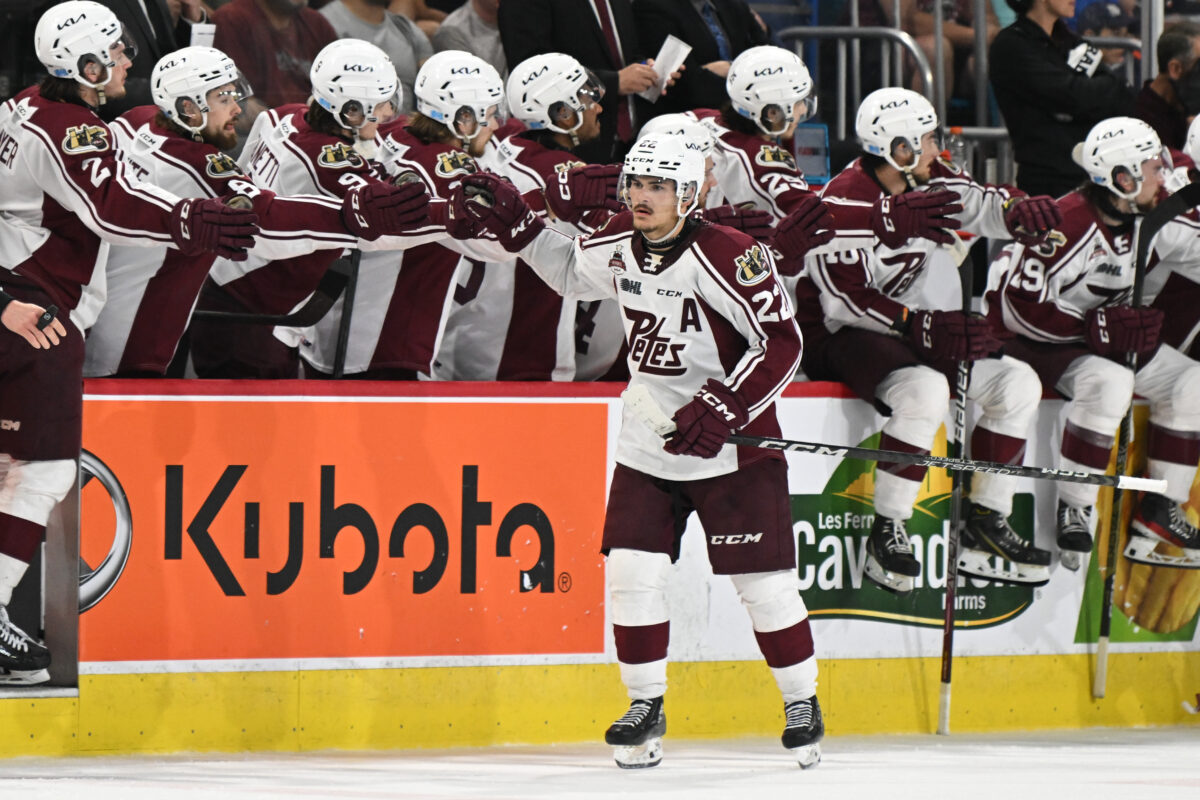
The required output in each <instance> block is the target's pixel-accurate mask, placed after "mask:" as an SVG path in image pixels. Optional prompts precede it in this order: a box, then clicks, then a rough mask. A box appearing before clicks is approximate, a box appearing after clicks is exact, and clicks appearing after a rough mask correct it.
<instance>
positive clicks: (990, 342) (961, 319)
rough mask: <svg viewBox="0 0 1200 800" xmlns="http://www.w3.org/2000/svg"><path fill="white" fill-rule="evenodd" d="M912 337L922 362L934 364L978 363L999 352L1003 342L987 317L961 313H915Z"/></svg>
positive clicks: (909, 334) (909, 333)
mask: <svg viewBox="0 0 1200 800" xmlns="http://www.w3.org/2000/svg"><path fill="white" fill-rule="evenodd" d="M908 338H909V340H910V341H911V342H912V344H913V347H914V348H915V349H916V351H917V354H918V355H919V356H921V358H922V359H924V360H925V361H928V362H930V363H932V364H936V363H938V362H946V361H978V360H979V359H981V358H987V357H988V356H989V355H991V354H992V353H994V352H996V351H997V350H999V349H1000V348H1001V346H1002V344H1003V343H1002V342H1001V341H1000V340H999V339H998V338H996V336H995V334H993V333H992V327H991V325H989V324H988V321H987V320H986V319H984V318H983V317H980V316H977V315H975V314H970V315H968V314H964V313H963V312H961V311H927V310H921V311H916V312H913V316H912V325H911V326H910V327H909V329H908Z"/></svg>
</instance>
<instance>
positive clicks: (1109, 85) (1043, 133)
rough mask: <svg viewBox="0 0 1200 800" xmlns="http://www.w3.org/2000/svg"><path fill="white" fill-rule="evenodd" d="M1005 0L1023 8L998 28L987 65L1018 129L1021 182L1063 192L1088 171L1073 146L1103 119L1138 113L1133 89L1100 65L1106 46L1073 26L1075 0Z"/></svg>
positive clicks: (1036, 190) (1033, 189)
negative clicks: (1069, 23) (1089, 39)
mask: <svg viewBox="0 0 1200 800" xmlns="http://www.w3.org/2000/svg"><path fill="white" fill-rule="evenodd" d="M1005 1H1006V2H1007V3H1008V5H1009V6H1010V7H1011V8H1012V9H1013V10H1014V11H1016V12H1017V14H1019V15H1020V16H1018V17H1017V20H1016V22H1014V23H1013V24H1012V25H1009V26H1008V27H1007V28H1005V29H1004V30H1002V31H1000V33H998V34H996V38H995V40H994V41H993V42H992V48H991V51H990V55H989V58H988V65H989V66H988V72H989V78H990V80H991V82H992V89H993V90H994V91H995V93H996V102H997V103H998V104H999V106H1000V113H1001V114H1002V115H1003V116H1004V122H1005V124H1006V125H1007V127H1008V132H1009V135H1010V136H1011V137H1012V142H1013V150H1014V154H1015V156H1016V161H1017V186H1018V187H1019V188H1021V189H1023V190H1024V191H1026V192H1028V193H1029V194H1030V195H1043V194H1047V195H1050V196H1051V197H1058V196H1060V195H1063V194H1066V193H1067V192H1069V191H1071V190H1072V189H1074V188H1075V187H1077V186H1078V185H1079V184H1080V183H1082V182H1083V181H1085V180H1086V179H1087V175H1086V174H1085V173H1084V171H1083V170H1082V169H1081V168H1080V167H1079V166H1078V165H1076V164H1075V162H1074V161H1073V160H1072V159H1071V149H1072V148H1073V147H1074V146H1075V145H1076V144H1077V143H1079V142H1082V141H1083V140H1084V138H1085V137H1086V136H1087V132H1088V131H1089V130H1090V129H1091V128H1092V126H1093V125H1095V124H1096V123H1097V122H1099V121H1100V120H1103V119H1107V118H1109V117H1117V116H1132V115H1133V111H1134V95H1133V90H1132V88H1131V87H1130V86H1129V85H1128V84H1127V83H1126V82H1125V81H1124V79H1123V78H1121V77H1118V76H1117V75H1114V74H1113V73H1111V72H1109V71H1108V70H1105V69H1098V67H1099V66H1100V61H1101V53H1100V50H1099V49H1098V48H1096V47H1093V46H1092V45H1090V44H1088V43H1087V42H1085V41H1084V40H1082V39H1080V38H1079V37H1078V36H1076V35H1075V34H1073V33H1071V31H1070V29H1068V28H1067V25H1066V23H1065V22H1064V21H1063V20H1065V19H1068V18H1070V17H1071V16H1072V15H1073V14H1074V13H1075V0H1005Z"/></svg>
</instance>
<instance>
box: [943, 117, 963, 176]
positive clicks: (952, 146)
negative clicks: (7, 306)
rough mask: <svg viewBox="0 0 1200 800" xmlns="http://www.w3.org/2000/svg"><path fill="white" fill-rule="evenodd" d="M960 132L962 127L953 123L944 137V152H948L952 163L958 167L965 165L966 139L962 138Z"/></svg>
mask: <svg viewBox="0 0 1200 800" xmlns="http://www.w3.org/2000/svg"><path fill="white" fill-rule="evenodd" d="M962 132H963V130H962V128H960V127H959V126H957V125H955V126H954V127H952V128H951V129H950V135H949V136H947V137H946V152H947V153H949V154H950V160H951V161H952V162H954V165H955V166H956V167H959V168H960V169H961V168H965V167H966V166H967V140H966V139H964V138H963V135H962Z"/></svg>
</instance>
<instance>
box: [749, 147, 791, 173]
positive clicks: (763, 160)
mask: <svg viewBox="0 0 1200 800" xmlns="http://www.w3.org/2000/svg"><path fill="white" fill-rule="evenodd" d="M754 161H755V163H757V164H761V165H762V166H764V167H787V168H788V169H795V168H796V159H794V158H792V154H791V153H789V152H788V151H787V150H784V149H783V148H782V147H778V146H776V145H773V144H764V145H763V146H762V148H760V149H759V151H758V155H756V156H755V157H754Z"/></svg>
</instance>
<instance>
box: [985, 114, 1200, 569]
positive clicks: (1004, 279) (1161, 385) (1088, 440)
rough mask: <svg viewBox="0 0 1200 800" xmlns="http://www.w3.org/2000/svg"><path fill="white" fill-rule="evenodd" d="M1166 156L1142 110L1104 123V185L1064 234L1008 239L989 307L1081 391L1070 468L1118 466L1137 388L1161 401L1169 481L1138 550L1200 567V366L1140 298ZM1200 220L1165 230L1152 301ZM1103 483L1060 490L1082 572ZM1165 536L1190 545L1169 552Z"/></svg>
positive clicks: (1057, 380)
mask: <svg viewBox="0 0 1200 800" xmlns="http://www.w3.org/2000/svg"><path fill="white" fill-rule="evenodd" d="M1161 153H1162V147H1161V144H1160V142H1159V139H1158V135H1157V134H1156V133H1155V132H1154V130H1153V129H1152V128H1151V127H1150V126H1149V125H1147V124H1146V123H1145V122H1142V121H1141V120H1137V119H1133V118H1130V117H1114V118H1112V119H1108V120H1105V121H1103V122H1100V123H1098V124H1097V125H1095V126H1094V127H1093V128H1092V129H1091V131H1090V132H1089V133H1088V135H1087V139H1085V140H1084V142H1083V143H1082V144H1081V145H1080V146H1078V147H1077V148H1076V150H1075V159H1076V161H1077V163H1079V165H1080V166H1081V167H1083V169H1084V170H1086V171H1087V173H1088V175H1089V176H1090V178H1091V181H1092V182H1091V183H1090V184H1087V185H1085V186H1083V187H1081V188H1080V189H1077V190H1075V191H1074V192H1071V193H1070V194H1068V195H1066V196H1065V197H1063V198H1062V200H1061V201H1060V205H1061V208H1062V211H1063V222H1062V225H1061V226H1060V228H1059V230H1060V231H1061V233H1062V237H1061V238H1055V239H1052V240H1050V241H1048V242H1046V243H1044V244H1041V245H1026V244H1021V243H1019V242H1018V243H1017V244H1015V245H1013V246H1012V247H1011V248H1006V250H1005V251H1004V252H1003V253H1002V254H1001V255H1000V256H999V257H998V258H997V259H996V261H994V262H993V263H992V265H991V269H990V273H989V278H988V293H987V295H986V297H985V303H986V309H987V313H988V315H989V317H990V318H991V320H992V321H993V322H994V324H996V325H997V326H1003V327H1004V328H1006V329H1007V330H1009V331H1012V332H1013V333H1015V334H1016V335H1017V336H1016V338H1015V339H1014V340H1013V341H1011V342H1009V343H1008V344H1007V345H1006V347H1005V350H1006V352H1009V353H1012V354H1013V355H1014V356H1016V357H1017V358H1020V359H1022V360H1024V361H1027V362H1028V363H1029V364H1031V365H1033V367H1034V369H1036V370H1037V371H1038V375H1039V376H1040V377H1041V379H1042V383H1043V384H1044V385H1046V386H1053V387H1054V388H1055V389H1056V390H1057V391H1058V392H1059V393H1060V394H1062V395H1063V396H1065V397H1067V398H1068V399H1069V400H1070V402H1069V403H1068V405H1067V421H1066V427H1065V430H1064V431H1063V437H1062V444H1061V449H1060V460H1061V464H1062V466H1063V468H1065V469H1082V470H1091V471H1097V472H1102V471H1104V470H1105V469H1106V468H1107V466H1108V461H1109V453H1110V452H1111V450H1112V444H1113V434H1114V433H1116V430H1117V427H1118V426H1119V424H1120V421H1121V418H1122V417H1123V416H1124V415H1125V413H1126V410H1127V409H1128V407H1129V403H1130V401H1131V399H1132V396H1133V393H1134V392H1137V393H1138V394H1139V395H1141V396H1142V397H1144V398H1146V399H1147V400H1148V401H1149V403H1150V438H1149V445H1148V456H1149V462H1150V475H1151V477H1154V478H1160V479H1165V480H1166V481H1167V487H1168V488H1167V491H1166V493H1165V494H1161V495H1160V494H1151V493H1146V494H1143V495H1142V497H1141V500H1140V502H1139V504H1138V507H1137V510H1136V513H1135V515H1134V519H1133V525H1132V527H1133V531H1134V533H1135V534H1138V535H1136V536H1133V537H1131V541H1130V544H1129V547H1128V548H1127V550H1126V552H1125V555H1126V557H1127V558H1130V559H1132V560H1135V561H1141V562H1144V563H1149V564H1157V565H1163V566H1186V567H1200V532H1198V531H1197V529H1196V527H1195V526H1193V525H1192V524H1191V523H1189V522H1188V520H1187V517H1186V515H1185V513H1184V511H1183V509H1182V508H1181V505H1180V504H1181V503H1183V502H1184V501H1186V500H1187V497H1188V492H1189V489H1190V488H1191V485H1192V481H1193V479H1194V477H1195V473H1196V464H1197V462H1198V461H1200V364H1198V363H1197V362H1196V361H1194V360H1192V359H1190V358H1187V357H1186V356H1184V355H1183V354H1182V353H1180V352H1179V351H1178V350H1177V349H1176V348H1174V347H1171V346H1169V345H1166V344H1160V334H1161V331H1162V327H1163V312H1162V310H1160V309H1159V308H1154V307H1145V306H1143V307H1141V308H1134V307H1132V306H1130V305H1129V297H1130V289H1131V287H1132V285H1133V282H1134V275H1133V268H1134V257H1135V246H1136V239H1137V231H1138V224H1139V219H1140V216H1141V215H1142V214H1144V213H1145V212H1147V211H1149V210H1150V209H1152V208H1154V206H1155V205H1156V204H1157V203H1158V201H1159V198H1160V196H1161V189H1162V185H1163V173H1164V166H1163V161H1162V158H1161ZM1196 230H1197V226H1196V224H1195V222H1193V221H1191V220H1188V219H1186V218H1182V217H1181V218H1177V219H1176V220H1175V221H1174V222H1172V223H1171V224H1169V225H1167V226H1166V227H1164V228H1163V229H1162V230H1161V231H1160V232H1159V233H1158V235H1157V236H1156V237H1155V240H1154V242H1153V244H1152V249H1151V253H1150V258H1149V263H1150V264H1151V265H1153V264H1154V263H1155V262H1156V261H1157V262H1159V264H1158V266H1155V267H1154V268H1153V269H1152V270H1151V271H1150V273H1149V275H1148V276H1147V280H1146V286H1147V288H1148V289H1151V290H1152V291H1151V293H1150V294H1148V295H1147V298H1148V299H1151V298H1153V296H1154V294H1153V292H1154V290H1155V289H1156V287H1155V286H1154V284H1155V282H1156V281H1152V280H1150V275H1154V274H1155V273H1158V274H1159V275H1169V274H1171V273H1172V272H1174V271H1176V267H1175V266H1173V265H1194V264H1195V263H1197V260H1198V259H1200V239H1198V238H1197V236H1196ZM1187 268H1188V267H1184V269H1187ZM1190 268H1191V269H1192V270H1194V266H1192V267H1190ZM1160 270H1161V272H1160ZM1157 290H1158V291H1161V286H1160V287H1157ZM1160 297H1161V295H1160ZM1190 313H1192V314H1194V313H1195V309H1194V308H1192V309H1191V312H1190ZM1131 352H1133V353H1137V354H1138V360H1137V364H1138V369H1137V372H1136V374H1134V373H1133V372H1131V371H1130V370H1129V368H1128V367H1127V366H1125V359H1126V356H1127V354H1128V353H1131ZM1097 491H1098V490H1097V488H1096V487H1094V486H1085V485H1083V484H1073V483H1072V484H1066V483H1063V484H1060V485H1059V487H1058V499H1059V501H1058V546H1059V549H1060V551H1061V554H1062V556H1061V557H1062V561H1063V563H1064V565H1066V566H1068V567H1073V568H1076V569H1077V568H1078V567H1079V565H1080V564H1081V563H1082V560H1083V556H1084V555H1085V554H1087V553H1090V552H1091V550H1092V536H1091V533H1092V527H1093V524H1094V520H1093V519H1092V516H1093V513H1092V512H1093V506H1094V505H1095V502H1096V494H1097ZM1160 541H1166V542H1169V543H1171V544H1173V545H1175V546H1177V547H1181V548H1183V554H1182V555H1178V554H1172V553H1159V552H1157V550H1156V545H1157V544H1158V542H1160Z"/></svg>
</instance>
